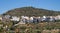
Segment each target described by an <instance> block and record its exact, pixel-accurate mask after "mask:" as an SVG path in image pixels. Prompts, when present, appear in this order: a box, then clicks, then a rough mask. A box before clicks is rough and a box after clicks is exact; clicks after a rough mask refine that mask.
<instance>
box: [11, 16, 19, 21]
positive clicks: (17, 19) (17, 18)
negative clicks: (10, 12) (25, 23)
mask: <svg viewBox="0 0 60 33" xmlns="http://www.w3.org/2000/svg"><path fill="white" fill-rule="evenodd" d="M10 20H11V21H19V20H20V17H17V16H12V19H10Z"/></svg>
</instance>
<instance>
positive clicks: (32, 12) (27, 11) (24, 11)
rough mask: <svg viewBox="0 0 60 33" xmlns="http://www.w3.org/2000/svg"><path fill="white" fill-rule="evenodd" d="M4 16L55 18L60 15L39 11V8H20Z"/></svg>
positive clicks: (53, 12) (43, 10) (58, 13)
mask: <svg viewBox="0 0 60 33" xmlns="http://www.w3.org/2000/svg"><path fill="white" fill-rule="evenodd" d="M4 14H9V15H15V16H21V15H26V16H43V15H47V16H48V15H49V16H55V15H60V12H58V11H53V10H46V9H41V8H34V7H22V8H16V9H12V10H9V11H8V12H6V13H4ZM4 14H3V15H4Z"/></svg>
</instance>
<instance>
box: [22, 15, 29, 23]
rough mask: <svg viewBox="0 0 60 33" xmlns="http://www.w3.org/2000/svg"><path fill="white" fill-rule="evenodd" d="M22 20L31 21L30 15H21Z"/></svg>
mask: <svg viewBox="0 0 60 33" xmlns="http://www.w3.org/2000/svg"><path fill="white" fill-rule="evenodd" d="M21 21H22V22H29V17H28V16H21Z"/></svg>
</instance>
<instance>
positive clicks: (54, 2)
mask: <svg viewBox="0 0 60 33" xmlns="http://www.w3.org/2000/svg"><path fill="white" fill-rule="evenodd" d="M26 6H33V7H36V8H43V9H48V10H56V11H60V0H0V14H3V13H5V12H7V11H8V10H11V9H14V8H20V7H26Z"/></svg>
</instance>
